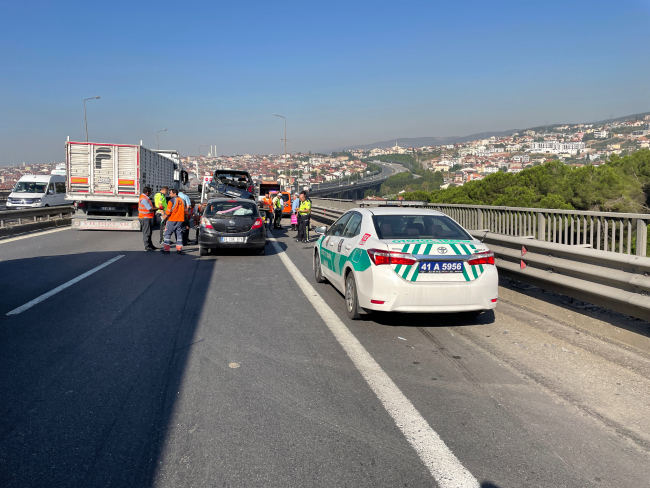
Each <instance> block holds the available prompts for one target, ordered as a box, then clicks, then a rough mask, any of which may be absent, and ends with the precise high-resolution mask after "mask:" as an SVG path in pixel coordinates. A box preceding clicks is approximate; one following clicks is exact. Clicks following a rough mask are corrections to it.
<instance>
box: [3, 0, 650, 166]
mask: <svg viewBox="0 0 650 488" xmlns="http://www.w3.org/2000/svg"><path fill="white" fill-rule="evenodd" d="M649 26H650V2H649V1H648V0H644V1H623V2H611V1H608V2H600V1H589V2H587V1H570V0H568V1H567V0H564V1H556V0H546V1H544V2H541V1H540V2H521V1H516V2H514V1H513V2H500V1H492V2H487V1H485V0H482V1H464V2H434V1H431V0H429V1H422V2H408V1H407V2H385V1H372V2H358V1H343V2H339V1H327V2H325V1H322V2H313V1H306V0H303V1H297V2H282V1H275V2H268V1H265V2H256V1H247V2H215V1H210V2H193V1H184V2H178V1H175V2H167V1H157V2H138V1H130V2H119V1H111V2H68V3H66V2H48V1H40V2H33V1H21V2H8V1H5V2H2V3H1V4H0V164H13V163H20V162H22V161H26V162H28V163H36V162H49V161H52V160H56V161H60V160H62V159H63V143H64V141H65V138H66V136H70V137H71V139H72V140H84V138H85V135H84V120H83V99H84V98H87V97H91V96H94V95H99V96H101V99H100V100H91V101H89V102H87V107H88V130H89V134H90V139H91V140H92V141H97V142H116V143H138V142H139V141H140V140H143V141H144V144H145V145H146V146H148V147H155V145H156V131H157V130H159V129H163V128H167V129H168V131H167V132H166V133H161V147H166V148H177V149H179V150H180V151H181V153H182V154H185V155H190V154H192V155H193V154H197V152H198V146H199V144H204V143H206V144H217V146H218V151H219V154H234V153H253V154H255V153H257V154H259V153H276V154H277V153H281V152H282V151H283V145H282V144H283V143H282V141H281V140H280V139H281V137H283V125H282V120H281V119H278V118H277V117H273V115H272V114H273V113H274V112H275V113H280V114H283V115H285V116H286V117H287V119H288V131H289V137H288V138H289V140H290V143H289V145H290V150H291V151H309V150H312V151H317V150H324V149H331V148H335V147H339V146H342V145H347V144H367V143H372V142H375V141H379V140H386V139H391V138H400V137H420V136H450V135H467V134H471V133H475V132H481V131H491V130H506V129H511V128H525V127H530V126H534V125H540V124H543V123H544V122H546V121H549V122H550V123H553V122H573V121H590V120H601V119H605V118H608V117H609V115H610V114H611V113H613V114H614V116H615V117H616V116H623V115H627V114H631V113H638V112H643V111H648V110H650V92H649V90H648V88H649V86H650V83H649V82H650V47H649V45H648V27H649ZM202 150H203V154H205V150H206V148H203V149H202Z"/></svg>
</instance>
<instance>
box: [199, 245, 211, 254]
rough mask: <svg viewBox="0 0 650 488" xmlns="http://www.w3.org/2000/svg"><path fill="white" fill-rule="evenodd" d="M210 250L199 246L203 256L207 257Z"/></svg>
mask: <svg viewBox="0 0 650 488" xmlns="http://www.w3.org/2000/svg"><path fill="white" fill-rule="evenodd" d="M208 251H209V249H208V248H207V247H203V246H199V254H200V255H201V256H207V255H208Z"/></svg>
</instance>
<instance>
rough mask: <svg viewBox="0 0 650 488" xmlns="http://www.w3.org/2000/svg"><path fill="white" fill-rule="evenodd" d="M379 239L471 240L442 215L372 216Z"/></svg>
mask: <svg viewBox="0 0 650 488" xmlns="http://www.w3.org/2000/svg"><path fill="white" fill-rule="evenodd" d="M372 220H373V222H374V224H375V230H376V231H377V236H378V237H379V238H380V239H405V238H406V239H458V240H461V241H462V240H472V236H470V235H469V234H468V233H467V232H465V230H464V229H463V228H462V227H461V226H460V225H458V224H457V223H456V222H454V221H453V220H451V219H450V218H449V217H445V216H444V215H374V216H373V217H372Z"/></svg>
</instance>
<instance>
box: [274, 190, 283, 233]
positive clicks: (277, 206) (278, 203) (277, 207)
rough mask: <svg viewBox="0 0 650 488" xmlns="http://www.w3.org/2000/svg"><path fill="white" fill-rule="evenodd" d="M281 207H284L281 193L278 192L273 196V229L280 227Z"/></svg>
mask: <svg viewBox="0 0 650 488" xmlns="http://www.w3.org/2000/svg"><path fill="white" fill-rule="evenodd" d="M282 207H284V201H283V200H282V195H281V194H280V192H278V193H276V195H275V197H273V213H274V214H275V219H274V220H273V224H274V225H273V228H274V229H282Z"/></svg>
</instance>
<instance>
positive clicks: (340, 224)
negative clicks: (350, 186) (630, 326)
mask: <svg viewBox="0 0 650 488" xmlns="http://www.w3.org/2000/svg"><path fill="white" fill-rule="evenodd" d="M351 215H352V212H350V213H346V214H345V215H344V216H343V217H341V218H340V219H338V220H337V221H336V222H334V225H332V227H330V228H329V231H327V235H330V236H340V235H342V234H343V230H344V229H345V224H347V223H348V220H349V219H350V216H351Z"/></svg>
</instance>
